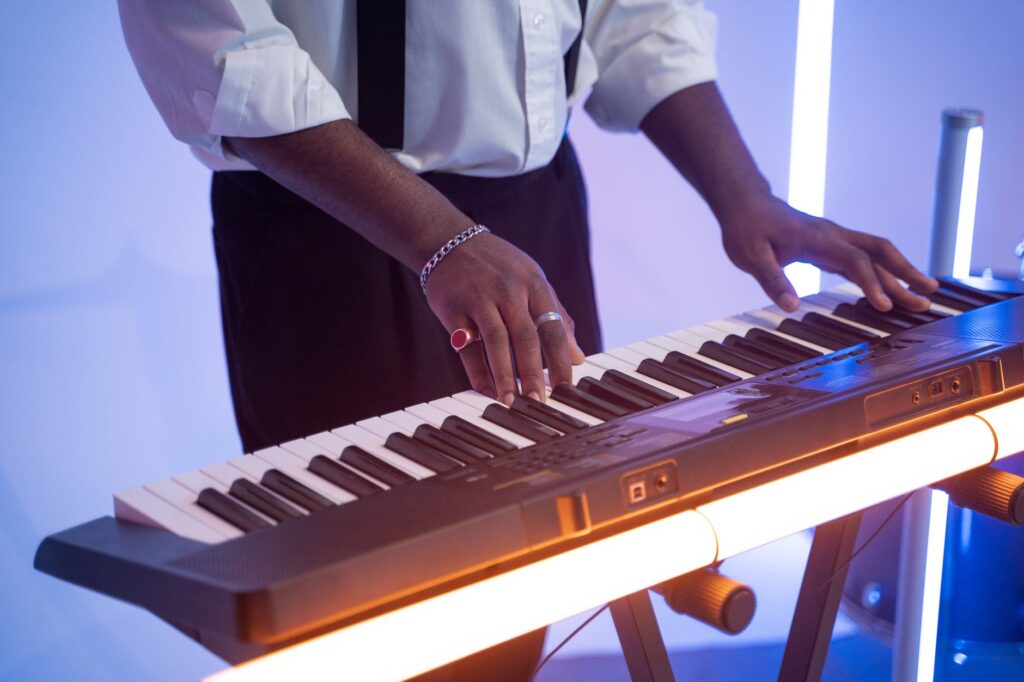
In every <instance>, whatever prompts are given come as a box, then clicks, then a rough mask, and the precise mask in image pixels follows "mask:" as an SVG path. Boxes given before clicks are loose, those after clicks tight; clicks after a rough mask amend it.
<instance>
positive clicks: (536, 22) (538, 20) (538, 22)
mask: <svg viewBox="0 0 1024 682" xmlns="http://www.w3.org/2000/svg"><path fill="white" fill-rule="evenodd" d="M543 25H544V15H543V14H534V15H533V27H534V28H535V29H537V30H538V31H539V30H540V28H541V26H543Z"/></svg>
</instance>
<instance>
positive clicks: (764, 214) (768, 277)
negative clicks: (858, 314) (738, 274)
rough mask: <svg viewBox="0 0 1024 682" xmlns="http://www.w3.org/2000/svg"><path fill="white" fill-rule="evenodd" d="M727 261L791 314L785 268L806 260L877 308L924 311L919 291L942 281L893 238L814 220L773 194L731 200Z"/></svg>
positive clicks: (723, 219) (793, 299)
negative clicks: (859, 292) (838, 278)
mask: <svg viewBox="0 0 1024 682" xmlns="http://www.w3.org/2000/svg"><path fill="white" fill-rule="evenodd" d="M719 220H720V223H721V226H722V242H723V244H724V246H725V252H726V254H728V256H729V259H730V260H731V261H732V262H733V263H734V264H735V265H736V267H738V268H739V269H741V270H743V271H744V272H747V273H749V274H751V275H753V276H754V278H755V279H757V281H758V283H759V284H760V285H761V288H762V289H764V291H765V293H767V294H768V296H770V297H771V299H772V300H773V301H775V303H776V304H777V305H778V306H779V307H780V308H782V309H783V310H786V311H788V312H792V311H794V310H796V308H797V306H798V305H799V299H798V298H797V296H796V291H795V290H794V289H793V285H792V284H791V283H790V282H789V280H788V279H787V278H786V275H785V273H784V272H783V270H782V267H783V266H784V265H788V264H789V263H792V262H794V261H803V262H806V263H811V264H813V265H816V266H818V267H819V268H821V269H822V270H825V271H826V272H833V273H838V274H840V275H843V276H844V277H846V278H847V279H849V280H850V281H852V282H853V283H855V284H856V285H857V286H859V287H860V288H861V289H862V290H863V291H864V295H865V296H866V297H867V299H868V301H870V302H871V305H873V306H874V307H875V308H877V309H878V310H882V311H886V310H890V309H891V308H892V307H893V304H895V305H897V306H900V307H902V308H907V309H908V310H914V311H924V310H927V309H928V306H929V305H930V304H929V301H928V299H927V298H924V297H923V296H918V295H915V294H914V293H912V292H911V291H910V290H908V289H907V288H906V287H904V285H903V284H902V283H901V282H900V281H899V280H903V281H904V282H906V283H907V285H909V287H910V289H913V291H916V292H919V293H929V292H932V291H935V289H936V288H937V287H938V285H939V284H938V282H937V281H936V280H934V279H933V278H931V277H928V276H927V275H925V274H923V273H922V272H920V271H919V270H918V269H917V268H915V267H914V266H913V265H911V264H910V261H908V260H907V259H906V257H904V256H903V254H902V253H900V251H899V249H897V248H896V247H895V246H893V244H892V242H890V241H889V240H888V239H884V238H882V237H876V236H874V235H871V234H867V233H865V232H858V231H856V230H849V229H847V228H845V227H842V226H840V225H836V224H835V223H833V222H832V221H830V220H824V219H822V218H815V217H814V216H810V215H807V214H806V213H802V212H800V211H797V210H796V209H794V208H792V207H791V206H789V205H788V204H786V203H785V202H783V201H782V200H781V199H778V198H776V197H774V196H771V195H769V194H764V195H760V196H758V197H755V198H753V199H748V200H746V201H743V202H737V203H735V204H733V205H732V206H731V207H730V209H729V210H728V212H727V213H725V214H724V215H720V216H719Z"/></svg>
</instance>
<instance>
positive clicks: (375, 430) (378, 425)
mask: <svg viewBox="0 0 1024 682" xmlns="http://www.w3.org/2000/svg"><path fill="white" fill-rule="evenodd" d="M356 426H358V427H359V428H361V429H366V430H367V431H369V432H370V433H372V434H374V435H377V436H380V437H381V438H382V439H384V440H386V439H387V437H388V436H390V435H391V434H392V433H395V432H396V431H401V432H402V433H407V432H406V431H405V430H404V429H396V428H395V425H394V424H392V423H391V422H389V421H386V420H384V419H381V418H380V417H371V418H370V419H363V420H362V421H358V422H356ZM407 435H408V434H407Z"/></svg>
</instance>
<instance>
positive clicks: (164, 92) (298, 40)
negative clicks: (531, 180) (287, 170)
mask: <svg viewBox="0 0 1024 682" xmlns="http://www.w3.org/2000/svg"><path fill="white" fill-rule="evenodd" d="M363 1H364V2H367V1H369V2H372V1H373V0H363ZM119 5H120V12H121V23H122V26H123V29H124V34H125V39H126V41H127V44H128V49H129V51H130V52H131V55H132V58H133V59H134V61H135V65H136V67H137V68H138V71H139V74H140V75H141V76H142V80H143V83H144V84H145V86H146V90H147V91H148V92H149V95H150V97H151V98H152V99H153V102H154V103H155V104H156V106H157V108H158V109H159V110H160V114H161V116H163V119H164V121H165V122H166V123H167V126H168V128H170V131H171V133H172V134H173V135H174V136H175V137H176V138H178V139H179V140H181V141H183V142H185V143H187V144H188V145H190V146H191V147H192V149H193V150H194V152H195V153H196V155H197V156H198V157H199V158H200V160H202V161H203V163H205V164H206V165H207V166H208V167H209V168H211V169H214V170H227V169H251V168H252V166H250V165H249V164H248V163H247V162H245V161H243V160H242V159H239V158H238V157H235V156H233V155H231V154H230V153H227V152H226V151H225V149H224V148H223V146H222V145H221V138H222V136H228V137H265V136H270V135H280V134H284V133H289V132H294V131H296V130H302V129H305V128H310V127H313V126H316V125H320V124H323V123H327V122H330V121H335V120H340V119H346V118H354V119H355V120H356V121H358V120H359V102H358V101H357V97H356V21H355V5H356V0H119ZM579 30H580V12H579V3H578V0H408V2H407V11H406V55H405V68H406V81H405V146H404V149H401V150H392V153H393V154H394V155H395V157H396V158H397V159H398V160H399V161H400V162H401V163H402V164H404V165H405V166H407V167H408V168H410V169H412V170H413V171H416V172H424V171H430V170H441V171H447V172H455V173H461V174H464V175H478V176H491V177H494V176H507V175H515V174H518V173H523V172H526V171H529V170H533V169H535V168H539V167H541V166H543V165H545V164H547V163H548V162H549V161H550V160H551V158H552V157H553V155H554V153H555V151H556V150H557V149H558V145H559V143H560V142H561V138H562V135H563V132H564V130H565V125H566V122H567V118H568V111H569V107H570V105H571V104H572V102H567V101H566V95H565V92H566V88H565V75H564V72H563V55H564V54H565V53H566V52H567V51H568V50H569V47H570V45H571V44H572V42H573V41H574V40H575V38H576V36H577V35H578V33H579ZM714 42H715V17H714V16H713V15H712V14H710V13H709V12H708V11H707V10H705V9H704V6H703V2H702V0H591V1H590V2H589V3H588V9H587V20H586V29H585V31H584V41H583V45H582V48H581V50H580V61H579V69H578V72H577V78H576V88H575V90H574V97H573V99H577V98H578V97H579V96H580V95H581V94H584V93H586V92H587V91H588V90H589V89H590V88H591V87H592V88H593V89H592V90H591V91H590V95H589V97H588V98H587V101H586V105H585V108H586V110H587V111H588V112H589V113H590V115H591V116H592V117H593V118H594V120H595V121H596V122H597V123H598V124H599V125H601V126H602V127H604V128H607V129H610V130H625V131H630V130H636V129H637V127H638V126H639V124H640V121H641V120H642V119H643V117H644V116H645V115H646V114H647V112H649V111H650V110H651V109H652V108H654V106H655V105H656V104H658V103H659V102H660V101H662V100H663V99H665V98H666V97H668V96H669V95H671V94H673V93H675V92H677V91H679V90H682V89H683V88H686V87H689V86H691V85H696V84H698V83H702V82H707V81H710V80H714V78H715V76H716V73H715V62H714Z"/></svg>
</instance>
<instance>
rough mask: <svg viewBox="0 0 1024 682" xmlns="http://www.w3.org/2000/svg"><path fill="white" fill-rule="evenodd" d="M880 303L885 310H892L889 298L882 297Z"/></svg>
mask: <svg viewBox="0 0 1024 682" xmlns="http://www.w3.org/2000/svg"><path fill="white" fill-rule="evenodd" d="M881 301H882V305H883V306H885V309H886V310H889V309H890V308H892V299H891V298H889V297H888V296H885V295H883V296H882V298H881Z"/></svg>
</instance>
